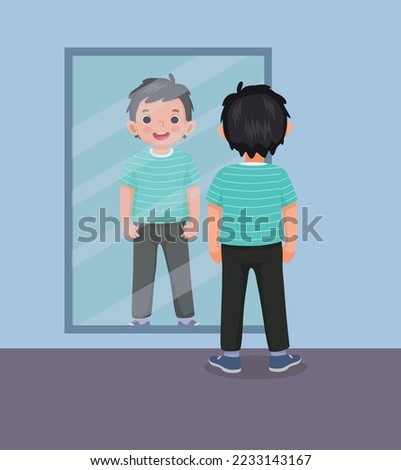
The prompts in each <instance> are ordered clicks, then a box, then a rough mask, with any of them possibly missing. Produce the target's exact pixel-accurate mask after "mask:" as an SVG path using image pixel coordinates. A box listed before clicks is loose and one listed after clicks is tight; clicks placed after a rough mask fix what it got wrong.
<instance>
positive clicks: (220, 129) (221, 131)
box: [217, 125, 227, 140]
mask: <svg viewBox="0 0 401 470" xmlns="http://www.w3.org/2000/svg"><path fill="white" fill-rule="evenodd" d="M217 132H218V133H219V136H220V137H221V138H222V139H223V140H227V139H226V135H225V134H224V127H223V126H222V125H220V126H219V127H218V128H217Z"/></svg>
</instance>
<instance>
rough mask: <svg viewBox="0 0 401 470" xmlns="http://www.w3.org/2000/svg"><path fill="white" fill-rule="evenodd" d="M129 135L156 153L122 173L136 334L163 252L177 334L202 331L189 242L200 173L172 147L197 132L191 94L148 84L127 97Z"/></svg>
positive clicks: (144, 322) (136, 159) (145, 318)
mask: <svg viewBox="0 0 401 470" xmlns="http://www.w3.org/2000/svg"><path fill="white" fill-rule="evenodd" d="M129 98H130V100H131V101H130V103H129V105H128V109H127V112H128V113H129V118H130V120H129V122H128V130H129V131H130V132H131V134H133V135H134V136H135V137H136V138H139V139H141V140H142V141H143V142H145V143H146V144H149V145H151V148H150V149H147V150H141V151H140V152H137V153H135V154H133V155H131V156H130V157H129V158H128V160H127V162H126V164H125V166H124V169H123V170H122V173H121V177H120V183H121V192H120V217H121V223H122V226H123V227H124V234H125V236H126V238H129V239H132V240H133V241H134V243H133V245H134V261H133V264H134V275H133V286H132V317H133V320H132V321H131V322H130V323H129V324H130V325H131V326H134V327H138V328H143V327H146V326H149V325H150V322H149V317H150V316H151V314H152V302H153V285H154V280H155V273H156V255H157V249H158V247H159V245H161V248H162V249H163V252H164V256H165V258H166V263H167V267H168V271H169V275H170V281H171V287H172V293H173V298H174V308H175V313H176V316H177V317H178V319H179V321H178V325H179V326H190V327H191V326H198V325H199V323H198V322H196V321H195V320H194V305H193V297H192V287H191V275H190V269H189V252H188V243H187V241H188V240H189V239H190V238H192V237H195V236H196V227H194V223H189V222H188V221H189V220H192V221H194V220H196V221H198V220H199V211H200V197H199V180H200V177H199V172H198V170H197V168H196V165H195V163H194V161H193V159H192V157H191V156H190V155H188V154H187V153H186V152H183V151H182V150H173V148H172V146H173V145H174V144H176V143H177V142H179V141H180V140H181V139H182V138H185V137H186V136H187V135H189V134H190V133H191V132H192V131H193V130H194V128H195V122H194V121H192V111H193V104H192V101H191V98H190V92H189V90H188V88H187V87H185V86H184V85H180V84H177V83H175V79H174V76H173V75H172V74H169V78H168V79H166V78H147V79H145V80H143V82H142V84H141V85H139V86H138V87H137V88H135V89H134V90H133V91H132V92H131V93H130V95H129Z"/></svg>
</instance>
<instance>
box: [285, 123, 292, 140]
mask: <svg viewBox="0 0 401 470" xmlns="http://www.w3.org/2000/svg"><path fill="white" fill-rule="evenodd" d="M291 132H292V122H291V121H287V129H286V131H285V137H288V136H289V135H290V134H291Z"/></svg>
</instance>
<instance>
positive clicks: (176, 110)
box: [172, 109, 180, 113]
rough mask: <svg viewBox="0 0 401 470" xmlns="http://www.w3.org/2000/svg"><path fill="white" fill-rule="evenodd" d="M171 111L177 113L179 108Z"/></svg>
mask: <svg viewBox="0 0 401 470" xmlns="http://www.w3.org/2000/svg"><path fill="white" fill-rule="evenodd" d="M172 112H173V113H179V112H180V110H179V109H172Z"/></svg>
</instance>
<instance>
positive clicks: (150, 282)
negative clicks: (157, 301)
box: [132, 223, 194, 318]
mask: <svg viewBox="0 0 401 470" xmlns="http://www.w3.org/2000/svg"><path fill="white" fill-rule="evenodd" d="M183 233H184V229H183V224H181V223H173V224H144V225H143V224H142V225H139V227H138V234H139V237H138V238H135V239H134V274H133V281H132V316H133V317H134V318H146V317H149V316H150V315H151V314H152V305H153V290H154V282H155V274H156V260H157V249H158V247H159V245H160V246H161V248H162V250H163V252H164V256H165V258H166V263H167V268H168V272H169V275H170V281H171V290H172V294H173V302H174V309H175V314H176V316H177V317H178V318H190V317H193V316H194V302H193V297H192V285H191V272H190V267H189V250H188V242H187V240H185V239H184V238H182V237H181V235H182V234H183Z"/></svg>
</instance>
